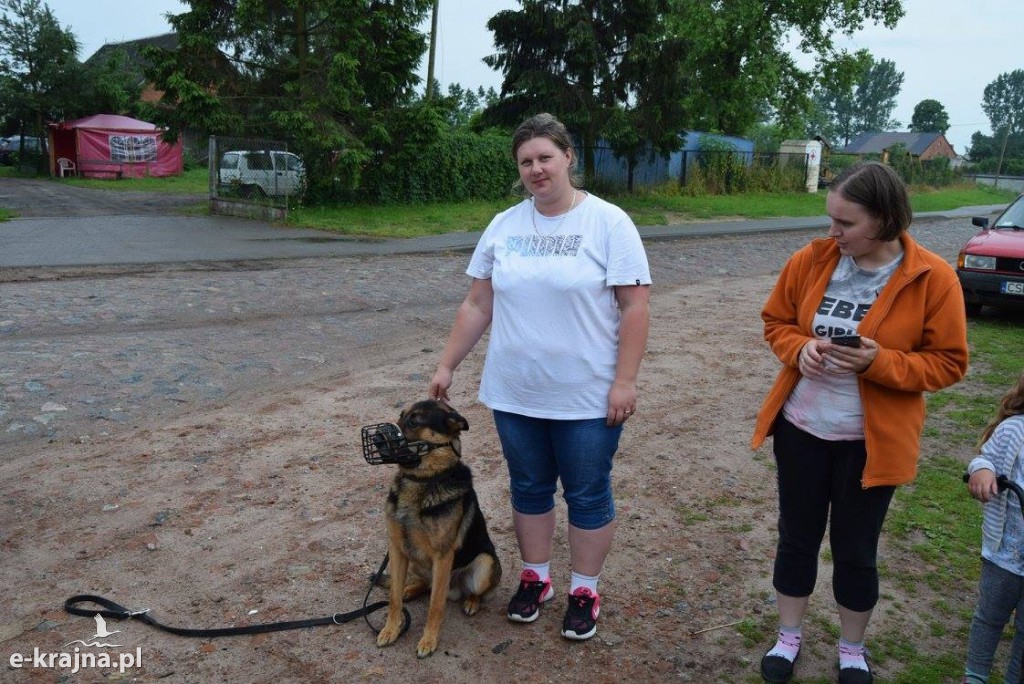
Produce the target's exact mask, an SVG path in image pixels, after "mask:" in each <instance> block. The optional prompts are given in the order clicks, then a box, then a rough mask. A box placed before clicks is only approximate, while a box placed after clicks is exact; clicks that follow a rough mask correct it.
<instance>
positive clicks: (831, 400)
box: [783, 253, 903, 441]
mask: <svg viewBox="0 0 1024 684" xmlns="http://www.w3.org/2000/svg"><path fill="white" fill-rule="evenodd" d="M902 261H903V254H902V253H901V254H900V255H899V256H898V257H897V258H896V259H894V260H893V261H892V262H890V263H888V264H886V265H885V266H882V267H881V268H877V269H865V268H861V267H859V266H857V264H856V262H854V260H853V257H849V256H843V257H840V259H839V263H837V264H836V269H835V271H834V272H833V273H832V277H831V278H830V279H829V283H828V287H827V288H826V290H825V296H824V297H822V298H821V304H819V305H818V311H817V312H816V313H815V315H814V327H813V332H814V336H815V337H817V338H818V339H826V340H827V339H828V338H830V337H835V336H837V335H856V334H857V327H858V325H859V324H860V322H861V320H863V319H864V316H865V315H866V314H867V312H868V309H870V308H871V305H872V304H874V303H875V300H876V299H878V295H879V293H881V292H882V289H883V288H884V287H885V285H886V283H888V282H889V278H890V277H892V274H893V273H894V272H895V271H896V269H897V267H899V265H900V262H902ZM826 365H827V361H826ZM783 415H785V417H786V420H788V421H789V422H791V423H792V424H793V425H796V426H797V427H799V428H800V429H801V430H804V431H805V432H809V433H810V434H812V435H814V436H816V437H820V438H821V439H827V440H831V441H839V440H857V439H864V409H863V407H862V406H861V401H860V388H859V387H858V385H857V376H856V374H853V373H845V374H843V373H830V372H827V371H826V373H825V374H824V375H823V376H821V377H820V378H809V377H803V378H801V379H800V382H798V383H797V386H796V389H794V390H793V393H792V394H790V395H789V399H787V400H786V405H785V406H784V407H783Z"/></svg>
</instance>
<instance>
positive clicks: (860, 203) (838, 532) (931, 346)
mask: <svg viewBox="0 0 1024 684" xmlns="http://www.w3.org/2000/svg"><path fill="white" fill-rule="evenodd" d="M826 207H827V210H828V215H829V217H830V218H831V225H830V227H829V231H828V238H827V239H816V240H814V241H812V242H811V243H810V244H809V245H807V246H805V247H803V248H802V249H800V250H799V251H797V252H796V253H795V254H794V255H793V256H792V257H790V259H789V261H788V262H787V263H786V265H785V267H784V268H783V270H782V273H781V274H780V275H779V279H778V282H777V283H776V285H775V289H774V290H773V291H772V293H771V295H770V296H769V298H768V301H767V303H766V304H765V306H764V310H763V311H762V313H761V317H762V318H763V319H764V335H765V339H766V340H767V341H768V344H769V345H770V346H771V349H772V351H773V352H774V353H775V355H776V356H777V357H778V358H779V360H780V361H781V362H782V364H783V368H782V370H781V372H780V373H779V375H778V377H777V378H776V380H775V384H774V385H773V386H772V389H771V391H770V392H769V393H768V396H767V398H766V399H765V401H764V404H763V405H762V407H761V410H760V412H759V413H758V416H757V423H756V426H755V430H754V437H753V440H752V446H753V448H755V449H756V448H758V447H759V446H760V445H761V444H762V443H763V442H764V440H765V438H766V437H767V436H768V435H774V439H773V442H774V444H773V447H774V453H775V462H776V465H777V468H778V488H779V543H778V548H777V553H776V558H775V568H774V576H773V584H774V586H775V589H776V592H777V598H778V609H779V623H780V627H779V634H778V640H777V641H776V643H775V646H773V647H772V648H771V649H770V650H769V651H768V652H767V653H766V654H765V656H764V657H763V658H762V659H761V675H762V677H763V678H764V680H765V681H768V682H786V681H789V679H790V678H791V677H792V676H793V664H794V662H795V661H796V659H797V657H798V656H799V653H800V638H801V632H800V626H801V623H802V621H803V618H804V615H805V613H806V611H807V604H808V600H809V598H810V595H811V593H812V592H813V590H814V585H815V581H816V579H817V570H818V552H819V549H820V547H821V542H822V539H823V538H824V534H825V528H826V525H828V526H829V528H830V530H829V541H830V546H831V550H832V557H833V563H834V570H833V576H832V585H833V594H834V596H835V599H836V603H837V605H838V612H839V623H840V641H839V681H840V682H841V683H843V684H863V683H869V682H871V681H872V675H871V669H870V667H869V666H868V664H867V661H866V659H865V649H864V633H865V631H866V630H867V625H868V621H869V620H870V618H871V612H872V610H873V609H874V606H875V604H876V603H877V601H878V570H877V566H876V557H877V550H878V538H879V535H880V533H881V529H882V523H883V521H884V520H885V514H886V512H887V510H888V508H889V502H890V501H891V499H892V495H893V492H894V491H895V488H896V486H897V485H901V484H905V483H907V482H910V481H912V480H913V479H914V476H915V475H916V473H917V460H918V454H919V442H920V438H921V430H922V428H923V425H924V417H925V408H924V396H923V393H924V392H933V391H936V390H939V389H941V388H943V387H948V386H949V385H952V384H954V383H956V382H957V381H959V380H960V379H961V378H962V377H963V375H964V373H965V372H966V370H967V355H968V351H967V322H966V317H965V313H964V300H963V293H962V291H961V289H960V283H959V281H958V279H957V277H956V273H955V272H954V271H953V269H952V268H951V267H950V266H949V264H947V263H946V261H945V260H943V259H942V258H941V257H939V256H938V255H936V254H933V253H932V252H929V251H928V250H926V249H924V248H923V247H921V246H920V245H919V244H918V243H917V242H915V241H914V240H913V239H912V238H911V237H910V236H909V235H908V234H907V230H908V229H909V227H910V222H911V219H912V214H911V210H910V201H909V198H908V197H907V191H906V187H905V186H904V184H903V181H902V180H901V179H900V178H899V176H898V175H896V173H895V172H894V171H893V170H892V169H891V168H889V167H888V166H886V165H884V164H880V163H877V162H867V163H861V164H856V165H854V166H852V167H850V168H849V169H847V170H846V171H845V172H844V173H842V174H841V175H840V176H839V177H838V178H836V180H835V181H834V182H833V184H832V186H831V188H830V190H829V193H828V196H827V199H826ZM851 336H852V344H853V345H855V346H846V345H844V344H840V343H839V342H842V340H838V341H833V340H835V338H841V337H846V338H847V344H850V343H851V342H850V339H851ZM858 336H859V339H858ZM830 518H831V522H830Z"/></svg>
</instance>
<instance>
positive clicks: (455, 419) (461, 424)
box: [448, 407, 469, 432]
mask: <svg viewBox="0 0 1024 684" xmlns="http://www.w3.org/2000/svg"><path fill="white" fill-rule="evenodd" d="M448 424H449V425H457V426H458V428H459V430H460V431H461V432H469V421H467V420H466V419H465V418H463V417H462V416H461V415H460V414H459V412H458V411H456V410H455V409H453V408H451V407H449V408H448Z"/></svg>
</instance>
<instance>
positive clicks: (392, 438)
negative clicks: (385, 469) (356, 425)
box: [361, 423, 451, 465]
mask: <svg viewBox="0 0 1024 684" xmlns="http://www.w3.org/2000/svg"><path fill="white" fill-rule="evenodd" d="M361 433H362V438H363V458H365V459H366V462H367V463H369V464H370V465H381V464H382V463H394V464H397V465H413V464H416V465H418V464H419V462H420V460H421V459H422V458H423V457H424V456H426V455H427V454H429V453H430V452H431V451H433V450H434V449H439V448H441V447H446V446H451V442H444V443H442V444H434V443H432V442H426V441H424V440H414V441H412V442H410V441H409V440H407V439H406V438H405V435H403V434H402V429H401V428H400V427H398V426H397V425H395V424H394V423H377V424H376V425H366V426H363V428H362V430H361Z"/></svg>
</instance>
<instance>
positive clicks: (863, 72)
mask: <svg viewBox="0 0 1024 684" xmlns="http://www.w3.org/2000/svg"><path fill="white" fill-rule="evenodd" d="M902 86H903V72H901V71H897V69H896V65H895V64H894V63H893V62H891V61H889V60H887V59H883V60H880V61H877V62H876V61H875V59H874V58H873V57H872V56H871V54H870V53H869V52H868V51H867V50H859V51H858V52H856V53H853V54H849V53H845V54H842V55H840V56H839V57H838V58H836V59H834V60H832V61H831V62H830V63H828V64H826V65H825V66H824V68H823V70H822V78H821V80H820V82H819V85H818V87H817V88H816V89H815V92H814V102H815V105H816V107H817V109H818V113H819V115H820V118H819V119H818V122H819V124H820V125H821V126H822V128H823V130H824V133H825V137H827V138H828V139H830V140H833V141H842V143H843V145H844V146H845V145H848V144H849V142H850V140H851V139H853V137H854V136H856V135H858V134H860V133H865V132H868V131H885V130H891V129H893V128H899V127H900V122H899V121H895V120H893V119H891V118H890V117H891V116H892V111H893V110H894V109H895V108H896V97H897V96H898V95H899V92H900V88H902Z"/></svg>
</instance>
